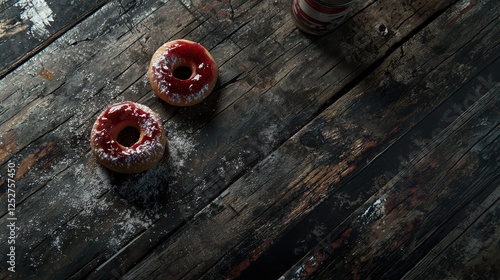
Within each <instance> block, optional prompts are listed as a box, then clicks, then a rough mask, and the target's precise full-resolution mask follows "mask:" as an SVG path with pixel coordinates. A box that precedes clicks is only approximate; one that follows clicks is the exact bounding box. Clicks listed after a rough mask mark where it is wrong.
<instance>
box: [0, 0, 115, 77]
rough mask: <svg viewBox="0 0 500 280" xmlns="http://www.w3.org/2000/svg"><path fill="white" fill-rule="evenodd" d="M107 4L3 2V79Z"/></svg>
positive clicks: (95, 1)
mask: <svg viewBox="0 0 500 280" xmlns="http://www.w3.org/2000/svg"><path fill="white" fill-rule="evenodd" d="M106 2H108V1H104V0H100V1H99V0H93V1H72V2H71V3H70V4H69V5H68V3H66V2H64V1H62V2H61V3H59V2H48V3H47V2H46V1H36V2H33V1H25V0H20V1H3V2H2V3H1V4H0V19H1V20H0V48H1V49H2V50H3V51H2V52H1V53H0V78H2V77H3V76H5V75H7V74H8V73H9V72H10V71H12V70H13V69H15V68H16V67H17V66H19V65H20V64H22V63H23V62H25V61H26V60H27V59H29V58H30V57H32V56H33V55H35V54H36V53H37V52H38V51H40V50H41V49H43V48H45V47H46V46H47V45H49V44H50V43H51V42H52V41H54V40H55V39H56V38H58V37H59V36H60V35H61V34H63V33H64V32H66V31H67V30H69V29H71V28H72V27H73V26H75V25H76V24H78V22H80V21H81V20H83V19H84V18H86V17H87V16H88V15H90V14H92V13H93V12H95V11H96V10H97V9H99V8H100V7H102V6H103V5H104V4H105V3H106Z"/></svg>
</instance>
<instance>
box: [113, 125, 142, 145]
mask: <svg viewBox="0 0 500 280" xmlns="http://www.w3.org/2000/svg"><path fill="white" fill-rule="evenodd" d="M112 137H113V139H114V140H115V141H116V142H117V143H118V144H120V145H121V146H123V147H132V146H133V145H134V144H135V143H137V142H139V141H140V140H141V138H142V133H141V129H140V127H139V124H137V123H134V122H122V123H120V124H119V125H117V126H116V127H115V129H114V130H113V133H112Z"/></svg>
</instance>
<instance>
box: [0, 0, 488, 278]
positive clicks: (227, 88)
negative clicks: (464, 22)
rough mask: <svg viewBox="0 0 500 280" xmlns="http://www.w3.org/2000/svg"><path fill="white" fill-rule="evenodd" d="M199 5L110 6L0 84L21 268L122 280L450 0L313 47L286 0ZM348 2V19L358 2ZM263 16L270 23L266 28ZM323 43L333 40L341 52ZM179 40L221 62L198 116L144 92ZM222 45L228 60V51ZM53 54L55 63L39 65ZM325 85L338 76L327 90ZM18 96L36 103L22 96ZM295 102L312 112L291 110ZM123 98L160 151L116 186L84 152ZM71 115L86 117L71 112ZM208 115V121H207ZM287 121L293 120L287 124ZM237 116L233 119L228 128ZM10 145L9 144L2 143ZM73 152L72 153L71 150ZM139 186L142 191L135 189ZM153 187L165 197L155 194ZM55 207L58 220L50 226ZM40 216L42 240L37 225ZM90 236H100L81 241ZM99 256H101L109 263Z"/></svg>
mask: <svg viewBox="0 0 500 280" xmlns="http://www.w3.org/2000/svg"><path fill="white" fill-rule="evenodd" d="M208 2H209V1H181V2H179V1H167V2H166V3H165V4H162V5H157V6H154V5H151V3H150V2H148V3H145V4H144V5H135V4H133V3H132V4H130V5H128V7H129V8H130V9H128V10H127V14H126V15H125V16H124V15H122V16H120V14H115V13H113V8H115V7H118V6H117V4H119V3H117V2H111V3H110V4H109V5H107V6H106V7H104V8H103V9H102V11H100V12H99V13H98V14H96V16H95V17H91V18H89V19H88V20H86V21H84V22H82V24H81V26H80V25H79V26H78V28H77V29H75V31H74V33H72V34H71V35H72V36H75V37H72V36H70V35H67V36H63V37H62V38H61V39H60V40H58V41H56V42H55V43H54V44H53V45H51V47H52V48H51V47H48V48H47V49H46V50H44V52H43V53H42V54H40V55H39V56H38V57H37V58H36V59H33V61H31V62H33V63H34V64H32V65H29V67H28V66H26V68H25V69H23V70H19V71H18V72H14V73H13V74H12V76H7V77H6V78H5V79H4V80H3V81H2V83H1V88H2V89H7V90H6V91H0V94H2V93H4V92H5V93H6V94H5V95H3V96H2V100H4V99H3V98H8V103H9V104H12V105H13V108H12V107H10V106H9V107H8V108H5V110H7V111H0V112H2V121H4V118H3V117H4V116H7V118H6V119H5V120H6V121H5V122H4V123H2V124H0V125H1V126H2V127H0V128H5V129H6V130H5V131H8V132H9V133H10V135H9V134H5V135H6V136H5V138H2V143H8V145H5V146H0V150H3V151H4V152H5V153H2V155H1V156H3V157H2V158H1V159H2V160H0V162H3V163H4V164H3V167H5V162H6V160H8V159H9V158H12V159H14V160H16V161H17V162H19V163H20V164H21V165H22V166H23V169H22V170H25V172H22V173H23V174H22V175H21V176H20V178H19V179H20V182H21V184H20V185H21V186H22V188H23V191H22V194H23V195H22V197H23V201H22V203H21V205H20V209H22V213H26V215H28V216H32V217H33V219H32V220H31V221H26V220H25V221H24V222H25V223H26V224H25V225H23V228H28V227H25V226H32V227H31V230H30V232H24V233H23V234H22V235H21V241H22V242H23V244H25V247H24V248H21V249H22V250H23V258H24V259H23V260H24V262H23V263H26V264H28V265H31V266H32V267H30V269H31V272H33V273H35V271H36V270H38V272H39V273H40V275H42V274H44V275H57V276H61V277H67V276H70V275H72V274H73V273H77V274H74V276H75V277H76V278H78V277H82V276H85V275H87V274H88V273H92V272H93V271H94V270H95V268H96V267H98V266H100V270H99V271H97V272H95V274H93V276H94V277H102V276H119V275H121V274H123V273H125V272H126V271H127V270H128V269H129V268H130V267H131V266H132V265H134V262H135V260H137V259H140V258H142V257H143V256H144V255H145V254H147V253H148V252H149V250H150V248H153V247H154V246H156V245H157V244H159V243H161V242H164V241H165V240H169V238H170V235H171V233H172V232H175V231H176V230H177V229H179V228H180V227H182V226H183V225H184V223H185V222H186V221H188V220H190V219H191V218H192V217H193V216H194V215H195V214H196V213H197V212H198V210H199V209H201V208H203V207H204V206H205V205H206V204H207V203H208V202H210V201H211V200H212V199H213V198H214V197H216V196H217V195H219V194H220V193H221V192H222V191H223V190H224V189H225V188H226V187H227V185H229V184H231V183H232V182H233V181H234V180H236V179H237V178H238V177H239V176H241V174H243V173H244V171H246V169H247V168H249V167H251V166H252V165H254V164H255V163H256V162H258V161H259V160H260V159H261V158H263V157H264V156H266V155H267V154H268V153H270V152H271V151H273V150H274V149H275V148H276V147H277V146H279V145H280V143H282V142H283V141H284V140H286V139H287V138H288V137H289V136H290V135H292V134H293V133H294V132H295V131H296V130H297V129H299V128H300V127H302V125H303V124H305V123H306V122H307V121H308V120H309V119H310V118H312V116H314V115H315V114H316V113H317V112H319V111H321V108H322V107H323V106H324V104H325V102H326V104H328V103H329V102H331V101H328V100H329V99H330V98H332V96H334V95H335V94H336V92H337V91H338V90H339V89H341V88H343V87H345V86H347V85H348V84H349V82H350V81H352V80H354V79H355V77H358V76H359V75H360V74H362V73H363V71H364V70H366V69H368V68H369V67H370V65H371V64H372V63H373V62H374V61H376V60H379V59H382V58H383V57H384V56H385V55H386V52H390V51H391V50H392V48H393V47H394V46H395V45H397V44H398V43H399V41H400V40H403V39H406V38H405V37H406V36H409V35H411V34H412V32H413V31H414V29H415V26H418V25H420V24H424V25H425V24H426V21H427V20H428V19H429V17H431V16H432V15H433V14H434V13H436V11H440V10H441V9H444V8H446V7H447V6H448V4H449V3H450V2H452V1H440V2H438V3H436V2H434V1H433V2H431V1H421V2H418V3H419V5H422V6H420V7H416V8H408V9H403V8H401V10H402V11H404V12H403V13H401V14H397V15H398V17H396V19H394V20H393V19H390V17H391V16H390V14H387V13H384V12H380V11H379V10H378V9H380V8H381V7H385V6H392V5H395V6H398V5H402V6H405V7H409V6H408V5H407V4H405V3H403V4H401V3H398V2H397V1H379V2H376V4H374V5H373V6H370V7H369V8H367V9H366V10H364V11H363V12H362V13H361V14H359V15H358V16H357V17H355V18H354V19H353V20H352V21H350V22H348V24H347V25H346V26H349V27H350V28H354V29H355V30H356V32H354V34H353V33H352V30H351V29H349V28H347V27H345V28H344V29H339V30H338V31H337V32H336V33H334V35H333V36H332V37H328V38H322V39H311V38H308V37H304V36H303V35H302V34H300V33H299V32H297V31H296V29H295V27H294V26H293V24H292V23H291V21H290V20H289V18H288V16H289V4H290V3H289V1H279V2H273V3H268V1H246V2H245V1H240V2H238V4H237V5H235V2H234V1H233V5H232V10H231V9H230V8H231V7H230V6H229V8H228V2H224V1H222V2H221V1H212V2H213V3H218V5H221V7H222V11H223V12H224V13H222V14H218V13H214V11H217V9H213V7H212V8H210V7H209V6H207V3H208ZM358 2H359V3H357V4H356V5H358V8H360V9H359V10H361V8H363V7H364V6H362V5H369V3H368V4H367V3H365V2H363V3H361V1H358ZM213 3H212V4H213ZM413 5H417V4H416V3H413ZM398 7H399V6H398ZM395 11H396V10H395ZM416 11H418V12H416ZM255 14H262V15H263V16H262V17H255ZM166 15H168V17H167V16H166ZM175 15H178V16H175ZM392 17H394V15H392ZM179 19H181V22H179ZM271 19H272V22H273V23H274V24H273V25H272V27H271V28H265V27H268V25H267V22H269V21H270V20H271ZM381 19H384V20H387V21H384V22H383V23H384V24H385V25H387V26H389V28H390V29H391V31H394V32H393V33H391V36H389V37H388V38H387V36H383V35H382V34H380V32H379V31H378V28H371V27H373V26H372V24H373V22H377V23H378V21H380V20H381ZM480 22H481V21H480ZM96 26H97V29H96ZM165 26H169V28H165ZM393 26H395V27H393ZM375 27H378V26H375ZM158 34H162V35H163V36H159V35H158ZM90 35H91V36H90ZM335 35H338V36H340V37H341V38H345V41H344V42H346V43H345V44H341V45H342V47H339V46H338V38H336V37H335ZM177 36H182V37H187V38H190V39H193V40H196V41H200V42H202V43H203V44H205V45H207V46H208V47H209V48H210V49H211V50H213V51H214V52H215V54H216V59H220V60H221V61H223V63H222V65H221V79H220V87H219V89H218V90H217V91H216V94H215V95H213V96H211V99H210V100H209V102H207V103H206V104H203V105H201V106H198V107H196V108H186V109H182V110H176V109H174V108H172V107H168V106H164V105H163V104H161V102H158V100H157V99H156V98H154V96H153V95H152V94H151V92H150V90H149V88H148V85H147V80H146V79H145V77H144V73H145V68H144V70H141V69H143V68H142V66H143V65H146V64H147V61H148V59H149V55H148V54H149V53H152V51H154V49H155V48H156V47H158V46H159V45H160V44H161V43H163V42H164V41H166V40H168V39H169V38H172V37H177ZM87 38H90V39H87ZM109 42H111V45H112V46H113V47H115V48H114V49H111V48H110V47H109V46H110V45H109ZM227 46H229V47H230V50H231V51H229V52H226V51H227V49H226V47H227ZM325 49H328V50H329V52H328V53H330V51H331V50H333V51H334V52H332V54H331V56H332V57H329V58H331V61H328V62H325V64H322V65H320V67H319V68H318V69H309V67H306V66H300V67H299V68H297V69H295V67H296V66H297V65H302V64H303V63H304V62H311V61H317V60H318V59H321V58H323V57H324V56H325ZM115 51H116V53H114V52H115ZM335 52H337V53H335ZM61 54H63V56H62V57H63V58H64V59H63V60H64V64H63V66H61V67H59V66H54V65H53V64H50V61H51V60H54V58H55V57H58V56H61ZM116 54H119V56H116ZM64 55H66V56H64ZM343 57H348V58H349V59H348V61H345V60H344V61H343V60H342V58H343ZM262 61H266V62H265V63H262ZM47 63H49V64H48V65H49V66H50V67H46V68H44V69H47V70H48V71H50V72H52V73H55V75H54V78H53V80H52V81H53V82H52V81H51V82H50V83H49V82H41V81H43V79H44V77H38V76H37V74H36V73H37V71H38V70H36V69H38V68H37V67H40V66H41V65H43V66H47ZM339 63H340V64H339ZM358 64H359V65H358ZM33 66H36V67H35V68H34V69H35V70H33V71H31V73H32V74H33V76H34V77H36V78H35V79H34V81H32V80H30V79H28V78H26V79H23V80H20V81H19V82H12V81H13V80H15V78H19V75H20V74H17V75H16V73H22V74H24V73H30V70H29V68H30V67H33ZM54 69H57V70H54ZM96 73H97V74H96ZM325 73H326V74H325ZM45 76H46V75H45ZM115 78H116V79H115ZM304 78H310V79H308V80H307V81H305V82H304V87H303V88H298V87H297V85H296V81H298V80H303V79H304ZM317 78H319V81H315V79H317ZM332 81H336V82H335V83H333V86H332ZM337 82H338V83H337ZM20 85H21V86H22V87H24V88H20ZM23 92H29V93H35V94H33V95H29V96H28V100H27V101H25V100H24V99H23V98H22V97H23ZM40 92H42V94H39V93H40ZM304 95H305V96H306V97H307V98H308V100H309V101H311V103H310V104H308V103H305V102H303V100H304ZM73 99H75V100H73ZM123 99H132V100H140V101H141V102H143V103H145V104H147V105H150V106H151V107H153V108H155V110H156V111H158V112H159V113H160V114H161V116H162V118H163V119H165V120H167V122H166V126H167V127H168V128H169V133H168V137H169V149H170V154H169V155H168V156H167V157H166V159H165V160H164V161H162V163H161V164H160V166H159V167H158V169H156V170H152V171H150V172H148V173H147V174H142V175H139V176H127V177H121V176H117V175H116V174H113V173H109V172H107V171H105V170H102V169H101V168H100V167H99V166H97V165H96V163H95V161H93V160H92V157H91V156H90V153H89V151H88V148H87V145H86V137H87V136H86V135H88V133H89V131H90V126H91V123H92V122H93V119H94V118H95V115H96V114H97V113H98V112H99V111H100V110H101V109H102V108H103V107H104V106H105V105H106V104H108V103H111V102H110V100H112V101H114V100H123ZM5 100H7V99H5ZM16 101H19V102H16ZM18 103H19V104H18ZM4 104H5V103H4ZM57 104H65V108H66V110H67V111H63V112H58V111H56V112H54V116H53V117H52V118H51V122H50V123H49V124H48V126H47V127H46V128H40V127H37V126H36V125H34V124H33V123H32V124H29V123H27V122H29V119H30V117H33V116H40V118H43V117H44V116H47V110H46V109H45V108H44V106H48V107H49V108H53V107H57V106H56V105H57ZM82 106H83V107H84V108H87V111H86V112H80V111H79V110H80V108H81V107H82ZM213 110H215V113H209V112H212V111H213ZM25 112H29V114H28V116H26V114H25ZM74 112H77V114H76V116H73V113H74ZM263 112H264V113H263ZM269 112H273V113H269ZM296 112H303V115H302V116H296V115H294V114H295V113H296ZM200 113H201V114H200ZM235 116H237V117H238V118H241V119H242V121H241V122H239V123H234V119H235ZM12 118H18V119H12ZM19 121H20V122H19ZM262 128H267V129H265V130H262ZM23 135H31V136H30V137H26V138H24V137H21V136H23ZM67 135H72V136H67ZM242 135H243V137H241V136H242ZM2 136H4V135H2ZM13 139H15V140H16V141H15V142H11V141H8V140H13ZM4 140H5V141H4ZM10 143H13V145H14V146H11V144H10ZM57 143H65V144H66V145H57ZM72 146H73V147H76V148H75V149H74V150H72V149H70V148H69V147H72ZM40 152H42V153H40ZM44 153H45V154H44ZM68 164H70V166H69V167H68ZM144 175H145V176H150V178H149V179H148V178H146V177H144ZM37 177H40V178H37ZM23 180H24V181H23ZM33 182H36V183H33ZM140 185H143V187H144V189H146V190H147V191H144V189H142V191H141V188H139V186H140ZM158 185H161V186H163V187H165V189H158ZM46 197H51V198H54V197H56V198H57V199H56V200H57V202H55V203H54V204H53V205H48V206H47V205H45V204H46ZM24 199H25V200H24ZM2 201H4V197H2ZM134 206H135V207H134ZM2 209H4V208H2ZM41 209H42V210H44V211H46V213H44V215H43V217H42V216H41V215H39V214H38V213H34V211H37V212H38V211H40V210H41ZM61 209H64V212H65V214H64V215H63V216H62V217H60V215H59V213H60V211H61ZM2 211H3V210H2ZM229 214H231V212H229ZM96 217H97V218H96ZM224 219H225V218H224ZM40 221H43V222H44V226H45V227H46V230H48V232H42V231H41V230H39V229H40ZM92 229H97V230H98V232H99V234H100V235H99V236H95V235H93V234H94V231H92ZM28 237H29V240H28ZM24 242H26V243H24ZM30 246H31V247H32V248H33V249H31V248H30ZM122 246H126V248H125V249H124V251H120V252H118V253H117V254H115V253H116V251H117V250H118V249H120V248H122ZM24 252H29V254H30V255H29V254H28V253H24ZM129 252H132V254H129V255H128V257H129V258H127V255H126V254H125V253H129ZM63 254H64V256H63ZM84 254H85V255H84ZM32 256H35V257H34V258H33V259H29V257H32ZM109 258H112V261H107V260H108V259H109ZM68 259H70V260H72V261H70V262H68V261H67V260H68ZM106 261H107V262H106ZM122 261H123V263H122ZM42 264H44V265H43V266H42ZM115 264H118V266H115ZM51 266H52V267H51ZM82 267H83V268H82ZM80 268H81V270H80V271H78V270H79V269H80ZM115 268H116V270H114V269H115ZM193 273H196V272H193Z"/></svg>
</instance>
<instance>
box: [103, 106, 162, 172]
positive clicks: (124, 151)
mask: <svg viewBox="0 0 500 280" xmlns="http://www.w3.org/2000/svg"><path fill="white" fill-rule="evenodd" d="M124 121H132V122H134V123H136V124H138V126H139V128H140V130H141V136H142V137H141V139H140V140H139V141H138V142H137V143H134V144H133V145H132V146H130V147H124V146H122V145H120V144H118V142H117V141H116V139H112V135H113V129H114V127H116V126H117V125H118V124H120V123H122V122H124ZM160 134H161V128H160V125H159V124H158V120H157V119H156V118H154V117H153V116H152V115H151V114H150V113H148V112H146V111H144V110H143V109H141V108H139V107H138V106H136V104H135V103H133V102H122V103H118V104H115V105H113V106H111V107H109V108H107V109H106V110H105V111H104V112H103V113H102V114H101V115H100V116H99V118H98V119H97V122H96V125H95V126H94V139H93V141H94V143H95V145H96V147H97V148H98V149H99V150H100V151H98V152H99V153H104V154H105V155H106V157H107V158H109V159H112V160H113V161H118V162H125V161H126V158H127V157H129V156H131V155H133V154H137V153H141V152H142V151H144V150H145V149H147V148H148V147H144V145H145V144H147V145H149V146H153V145H154V144H153V143H155V141H159V139H160V136H161V135H160ZM101 149H102V150H101Z"/></svg>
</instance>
